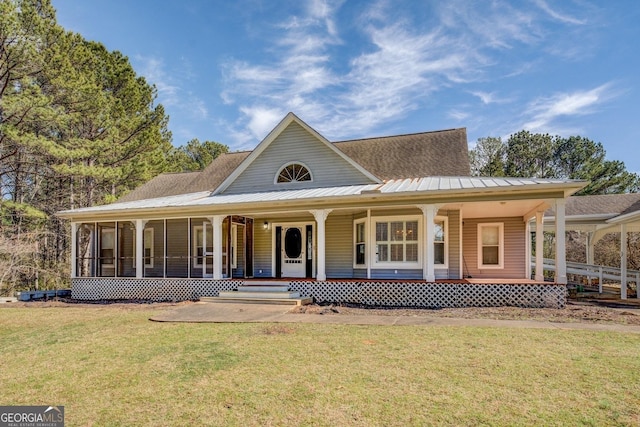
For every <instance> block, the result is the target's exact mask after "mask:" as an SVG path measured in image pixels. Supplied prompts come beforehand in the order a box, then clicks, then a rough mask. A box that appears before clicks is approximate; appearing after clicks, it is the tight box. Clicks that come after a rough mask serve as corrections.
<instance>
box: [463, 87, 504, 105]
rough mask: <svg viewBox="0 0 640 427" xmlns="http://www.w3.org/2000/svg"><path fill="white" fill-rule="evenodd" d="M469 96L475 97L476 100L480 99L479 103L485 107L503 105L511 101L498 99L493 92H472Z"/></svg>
mask: <svg viewBox="0 0 640 427" xmlns="http://www.w3.org/2000/svg"><path fill="white" fill-rule="evenodd" d="M470 93H471V95H473V96H477V97H478V98H480V101H482V103H483V104H485V105H489V104H504V103H507V102H511V99H509V98H500V97H498V96H497V95H496V94H495V92H484V91H481V90H476V91H472V92H470Z"/></svg>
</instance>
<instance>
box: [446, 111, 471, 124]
mask: <svg viewBox="0 0 640 427" xmlns="http://www.w3.org/2000/svg"><path fill="white" fill-rule="evenodd" d="M447 115H448V116H449V117H451V118H452V119H455V120H458V121H463V120H466V119H468V118H469V117H470V116H471V113H469V112H467V111H460V110H450V111H449V113H447Z"/></svg>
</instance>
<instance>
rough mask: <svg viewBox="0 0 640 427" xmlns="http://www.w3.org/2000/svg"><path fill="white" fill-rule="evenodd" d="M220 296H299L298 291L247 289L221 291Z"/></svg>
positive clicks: (278, 297)
mask: <svg viewBox="0 0 640 427" xmlns="http://www.w3.org/2000/svg"><path fill="white" fill-rule="evenodd" d="M218 296H220V297H223V298H258V299H285V298H300V292H288V291H285V292H274V291H268V292H249V291H243V292H238V291H221V292H220V293H219V295H218Z"/></svg>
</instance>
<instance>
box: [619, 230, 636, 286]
mask: <svg viewBox="0 0 640 427" xmlns="http://www.w3.org/2000/svg"><path fill="white" fill-rule="evenodd" d="M636 286H637V284H636ZM620 299H627V224H620Z"/></svg>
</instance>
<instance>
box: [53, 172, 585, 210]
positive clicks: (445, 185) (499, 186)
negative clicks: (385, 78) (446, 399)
mask: <svg viewBox="0 0 640 427" xmlns="http://www.w3.org/2000/svg"><path fill="white" fill-rule="evenodd" d="M584 183H586V182H584V181H574V180H558V179H533V178H478V177H425V178H414V179H396V180H389V181H386V182H385V183H383V184H365V185H348V186H339V187H325V188H309V189H300V190H280V191H266V192H257V193H244V194H218V195H211V192H209V191H201V192H197V193H189V194H181V195H176V196H167V197H159V198H154V199H145V200H136V201H130V202H116V203H112V204H108V205H101V206H93V207H89V208H80V209H71V210H66V211H62V212H59V215H60V216H63V217H65V216H73V215H77V214H81V215H84V214H91V213H96V214H98V213H105V212H124V211H129V210H137V209H154V208H169V207H176V208H177V207H202V206H221V205H236V204H243V203H268V202H279V201H288V200H314V199H316V200H317V199H320V200H325V199H329V198H330V199H339V198H341V197H348V196H358V195H363V196H365V195H375V194H380V195H392V194H402V193H405V194H410V193H424V194H429V193H435V192H446V191H456V190H459V191H465V190H469V191H472V190H473V191H478V190H480V191H481V190H489V191H496V190H498V191H501V190H508V189H515V188H521V189H528V190H534V189H536V188H540V187H547V186H550V187H555V188H568V187H571V188H572V189H573V191H577V190H578V189H579V188H580V187H582V186H583V184H584ZM574 187H575V188H574Z"/></svg>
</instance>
